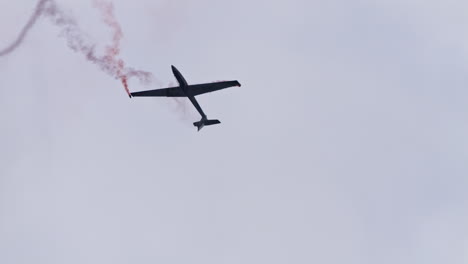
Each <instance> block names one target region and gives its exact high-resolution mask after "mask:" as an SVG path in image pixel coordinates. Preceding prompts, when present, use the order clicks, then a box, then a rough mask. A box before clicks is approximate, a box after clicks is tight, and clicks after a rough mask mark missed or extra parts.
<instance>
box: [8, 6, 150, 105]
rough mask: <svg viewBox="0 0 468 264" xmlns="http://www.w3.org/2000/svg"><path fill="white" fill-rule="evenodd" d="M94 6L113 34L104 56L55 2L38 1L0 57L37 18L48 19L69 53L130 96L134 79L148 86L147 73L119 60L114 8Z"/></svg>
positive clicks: (20, 39)
mask: <svg viewBox="0 0 468 264" xmlns="http://www.w3.org/2000/svg"><path fill="white" fill-rule="evenodd" d="M94 6H95V7H96V8H98V9H99V11H100V12H101V15H102V17H103V22H104V23H105V24H106V25H107V26H108V27H109V28H110V29H111V30H112V41H111V44H110V45H108V46H106V47H105V52H104V55H98V54H97V52H96V50H95V47H96V46H97V45H96V43H94V42H92V41H90V40H89V39H88V38H86V35H85V34H84V33H83V32H82V31H81V30H80V28H79V26H78V24H77V23H76V21H75V20H74V19H73V18H72V17H70V16H68V15H67V14H66V13H64V12H63V11H62V10H61V9H60V8H59V7H58V6H57V4H56V3H55V1H54V0H39V2H38V3H37V5H36V8H35V10H34V12H33V14H32V15H31V17H30V18H29V21H28V22H27V23H26V25H25V26H24V27H23V29H22V30H21V32H20V34H19V35H18V37H17V38H16V40H15V41H14V42H12V43H11V44H10V45H9V46H8V47H6V48H5V49H3V50H0V57H2V56H6V55H8V54H11V53H12V52H14V51H15V50H16V49H17V48H18V47H19V46H21V44H22V43H23V41H24V39H25V37H26V35H27V34H28V32H29V31H30V30H31V29H32V27H33V26H34V25H35V24H36V22H37V20H38V18H39V17H41V16H44V17H48V18H49V19H50V21H51V22H52V23H53V24H54V25H56V26H58V27H59V28H60V29H61V33H60V36H62V37H64V38H65V40H66V42H67V45H68V47H69V48H70V49H71V50H73V51H75V52H78V53H80V54H83V55H84V56H85V58H86V59H87V60H88V61H90V62H92V63H94V64H96V65H97V66H98V67H99V68H100V69H101V70H102V71H104V72H105V73H107V74H108V75H110V76H112V77H113V78H115V79H118V80H120V81H121V82H122V84H123V86H124V88H125V91H126V92H127V94H128V95H129V96H130V91H129V89H128V79H130V78H132V77H135V78H137V79H138V80H139V81H140V82H142V83H144V84H149V83H151V82H153V81H154V77H153V75H152V74H151V73H150V72H146V71H141V70H136V69H133V68H131V67H127V66H126V65H125V62H124V61H123V60H122V59H121V58H119V57H118V56H119V55H120V41H121V40H122V37H123V32H122V28H121V27H120V25H119V23H118V22H117V20H116V18H115V16H114V6H113V4H112V3H111V2H107V1H104V0H94Z"/></svg>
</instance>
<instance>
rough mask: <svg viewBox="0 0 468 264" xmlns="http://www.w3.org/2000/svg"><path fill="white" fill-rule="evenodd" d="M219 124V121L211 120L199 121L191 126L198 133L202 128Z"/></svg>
mask: <svg viewBox="0 0 468 264" xmlns="http://www.w3.org/2000/svg"><path fill="white" fill-rule="evenodd" d="M220 123H221V121H219V120H216V119H211V120H208V119H202V120H200V121H198V122H195V123H193V125H194V126H196V127H197V128H198V131H200V129H202V128H203V127H204V126H211V125H216V124H220Z"/></svg>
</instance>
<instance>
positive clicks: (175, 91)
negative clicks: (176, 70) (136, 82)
mask: <svg viewBox="0 0 468 264" xmlns="http://www.w3.org/2000/svg"><path fill="white" fill-rule="evenodd" d="M130 94H131V95H132V96H134V97H137V96H150V97H153V96H162V97H185V94H184V93H183V92H182V90H181V89H180V87H170V88H163V89H156V90H149V91H141V92H135V93H130Z"/></svg>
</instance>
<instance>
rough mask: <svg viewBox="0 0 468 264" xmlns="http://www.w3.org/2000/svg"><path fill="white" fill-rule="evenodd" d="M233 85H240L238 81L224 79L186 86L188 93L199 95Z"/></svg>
mask: <svg viewBox="0 0 468 264" xmlns="http://www.w3.org/2000/svg"><path fill="white" fill-rule="evenodd" d="M233 86H241V85H240V83H239V82H238V81H225V82H214V83H202V84H194V85H189V86H188V93H189V94H190V95H193V96H195V95H199V94H204V93H211V92H214V91H218V90H221V89H225V88H228V87H233Z"/></svg>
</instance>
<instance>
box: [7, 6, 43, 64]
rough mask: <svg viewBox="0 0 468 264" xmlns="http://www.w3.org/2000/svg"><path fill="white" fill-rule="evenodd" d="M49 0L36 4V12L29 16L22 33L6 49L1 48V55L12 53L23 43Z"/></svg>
mask: <svg viewBox="0 0 468 264" xmlns="http://www.w3.org/2000/svg"><path fill="white" fill-rule="evenodd" d="M48 1H49V0H40V1H39V2H38V3H37V5H36V8H35V10H34V13H33V14H32V16H31V17H30V18H29V21H28V23H26V25H25V26H24V27H23V29H21V32H20V34H19V35H18V37H17V38H16V40H15V41H13V43H11V44H10V45H9V46H8V47H6V48H5V49H3V50H0V57H3V56H6V55H8V54H10V53H12V52H13V51H14V50H15V49H16V48H18V47H19V46H20V45H21V43H23V41H24V38H25V37H26V35H27V34H28V32H29V30H31V28H32V27H33V26H34V24H36V22H37V19H38V18H39V17H40V16H41V14H42V12H43V10H44V5H45V4H46V3H47V2H48Z"/></svg>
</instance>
